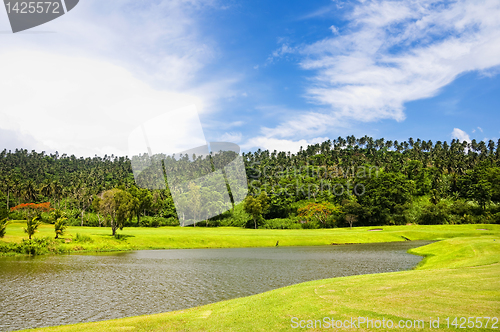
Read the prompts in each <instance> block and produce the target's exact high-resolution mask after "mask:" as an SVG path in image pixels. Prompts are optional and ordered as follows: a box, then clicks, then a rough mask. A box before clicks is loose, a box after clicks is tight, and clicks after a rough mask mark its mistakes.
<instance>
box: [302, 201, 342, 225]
mask: <svg viewBox="0 0 500 332" xmlns="http://www.w3.org/2000/svg"><path fill="white" fill-rule="evenodd" d="M297 212H298V213H299V216H300V217H302V218H305V220H306V221H307V222H311V221H312V222H318V223H320V224H323V225H326V221H327V219H328V217H330V216H331V215H333V214H334V213H340V209H339V208H338V207H337V206H335V205H333V204H332V203H329V202H323V203H309V204H307V205H306V206H304V207H302V208H300V209H298V210H297Z"/></svg>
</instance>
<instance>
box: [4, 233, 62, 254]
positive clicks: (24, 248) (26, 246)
mask: <svg viewBox="0 0 500 332" xmlns="http://www.w3.org/2000/svg"><path fill="white" fill-rule="evenodd" d="M0 252H1V253H19V254H25V255H30V256H36V255H43V254H47V253H49V252H56V253H58V252H60V249H59V248H58V247H57V242H56V241H54V240H52V239H50V238H48V237H44V238H35V239H31V240H25V239H23V241H22V242H21V243H0Z"/></svg>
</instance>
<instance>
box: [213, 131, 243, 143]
mask: <svg viewBox="0 0 500 332" xmlns="http://www.w3.org/2000/svg"><path fill="white" fill-rule="evenodd" d="M241 136H242V135H241V133H239V132H236V133H235V132H231V133H224V134H223V135H221V136H219V137H218V138H217V140H218V141H219V142H229V143H239V142H241Z"/></svg>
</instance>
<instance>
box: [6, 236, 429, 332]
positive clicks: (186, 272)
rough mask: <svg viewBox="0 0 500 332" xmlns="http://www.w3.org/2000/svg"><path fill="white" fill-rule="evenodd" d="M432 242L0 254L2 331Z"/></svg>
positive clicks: (237, 286) (366, 264) (382, 262)
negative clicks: (15, 255) (60, 253)
mask: <svg viewBox="0 0 500 332" xmlns="http://www.w3.org/2000/svg"><path fill="white" fill-rule="evenodd" d="M427 243H430V242H424V241H414V242H409V241H408V242H397V243H376V244H355V245H340V246H321V247H274V248H241V249H240V248H234V249H186V250H184V249H177V250H143V251H133V252H124V253H115V254H93V255H59V256H39V257H4V258H0V283H1V289H0V330H2V331H9V330H17V329H24V328H32V327H43V326H54V325H62V324H72V323H79V322H91V321H99V320H106V319H112V318H121V317H127V316H136V315H144V314H153V313H159V312H165V311H172V310H179V309H185V308H190V307H195V306H199V305H203V304H207V303H213V302H218V301H222V300H228V299H232V298H237V297H243V296H249V295H253V294H257V293H262V292H265V291H269V290H272V289H276V288H279V287H284V286H288V285H292V284H296V283H300V282H304V281H310V280H317V279H325V278H332V277H342V276H349V275H356V274H369V273H382V272H391V271H401V270H407V269H411V268H413V267H414V266H415V265H416V264H418V262H420V260H421V259H422V257H419V256H414V255H410V254H408V253H406V251H407V250H408V249H410V248H415V247H419V246H422V245H425V244H427Z"/></svg>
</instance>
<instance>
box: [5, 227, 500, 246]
mask: <svg viewBox="0 0 500 332" xmlns="http://www.w3.org/2000/svg"><path fill="white" fill-rule="evenodd" d="M23 227H25V224H23V223H12V224H10V225H9V226H8V227H7V234H6V235H5V237H4V238H3V241H5V242H20V241H21V239H23V238H27V237H26V234H24V232H23ZM371 228H373V227H355V228H353V229H348V228H336V229H312V230H306V229H299V230H268V229H259V230H253V229H242V228H222V227H221V228H202V227H197V228H192V227H186V228H182V227H162V228H124V230H123V231H121V232H119V234H122V235H124V238H122V239H119V240H117V239H115V238H114V237H112V236H111V235H110V234H111V229H110V228H104V227H103V228H99V227H69V228H68V229H67V231H66V234H65V235H64V236H63V238H67V239H74V238H75V235H76V234H77V233H79V234H80V235H85V236H88V237H90V238H91V239H92V241H91V242H75V241H73V242H70V243H64V240H61V246H62V247H63V248H64V249H65V250H68V251H71V250H74V251H83V250H86V251H111V250H130V249H167V248H230V247H269V246H274V245H275V244H276V242H277V241H279V245H280V246H314V245H329V244H332V243H365V242H393V241H404V238H403V237H405V238H408V239H411V240H442V239H446V238H453V237H467V236H469V237H475V236H487V235H500V225H453V226H449V225H437V226H418V225H412V226H387V227H381V228H383V231H369V229H371ZM478 229H488V230H487V231H485V230H478ZM44 236H50V237H53V236H54V226H53V225H41V226H40V227H39V232H38V233H36V235H35V237H44Z"/></svg>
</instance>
